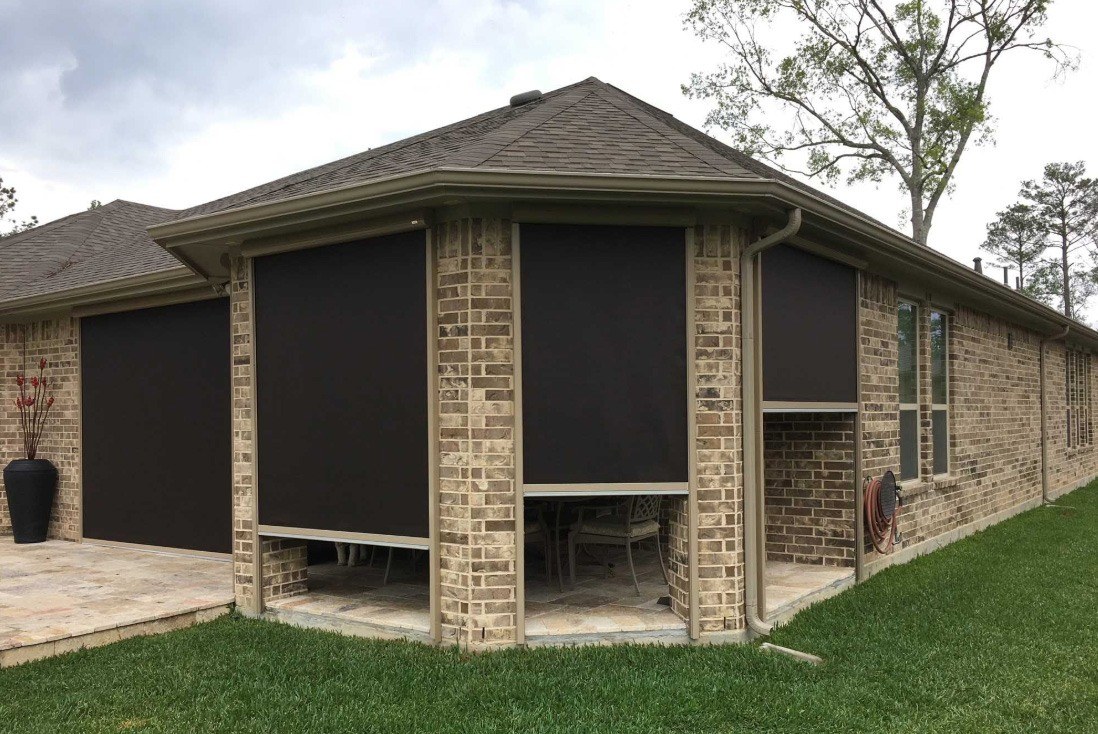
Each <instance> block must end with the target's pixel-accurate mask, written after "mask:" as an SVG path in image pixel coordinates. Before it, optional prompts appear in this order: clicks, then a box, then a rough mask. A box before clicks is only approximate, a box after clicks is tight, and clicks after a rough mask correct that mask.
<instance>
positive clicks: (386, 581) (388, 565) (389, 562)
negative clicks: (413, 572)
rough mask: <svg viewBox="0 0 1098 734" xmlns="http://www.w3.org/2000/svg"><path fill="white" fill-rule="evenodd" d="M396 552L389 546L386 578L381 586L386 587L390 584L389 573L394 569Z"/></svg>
mask: <svg viewBox="0 0 1098 734" xmlns="http://www.w3.org/2000/svg"><path fill="white" fill-rule="evenodd" d="M394 550H396V549H395V548H393V547H392V546H389V560H388V561H386V562H385V576H384V577H383V578H382V579H381V585H382V586H385V585H386V584H388V583H389V571H391V570H392V568H393V551H394Z"/></svg>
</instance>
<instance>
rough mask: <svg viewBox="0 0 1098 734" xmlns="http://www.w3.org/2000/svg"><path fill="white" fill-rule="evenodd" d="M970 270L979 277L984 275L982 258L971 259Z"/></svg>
mask: <svg viewBox="0 0 1098 734" xmlns="http://www.w3.org/2000/svg"><path fill="white" fill-rule="evenodd" d="M972 268H973V270H975V271H976V272H977V273H979V274H980V275H983V274H984V259H983V258H982V257H974V258H972Z"/></svg>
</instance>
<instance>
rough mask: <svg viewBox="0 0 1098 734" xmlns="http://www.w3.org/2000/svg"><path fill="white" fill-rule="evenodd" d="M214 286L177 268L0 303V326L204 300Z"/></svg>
mask: <svg viewBox="0 0 1098 734" xmlns="http://www.w3.org/2000/svg"><path fill="white" fill-rule="evenodd" d="M218 287H219V286H218V284H217V283H215V282H211V281H210V280H208V279H207V278H205V277H202V276H200V275H197V274H196V273H195V272H194V271H193V270H191V269H190V268H187V267H183V266H179V267H173V268H170V269H167V270H161V271H157V272H155V273H146V274H143V275H136V276H128V277H124V278H115V279H112V280H107V281H102V282H99V283H94V284H92V285H87V286H83V287H80V288H73V289H70V290H65V291H56V292H52V293H41V294H37V295H33V296H26V297H24V298H13V299H10V300H6V301H0V323H4V324H18V323H27V322H30V321H37V320H40V319H46V318H55V317H58V316H71V315H77V316H79V315H86V314H89V313H93V312H94V313H103V312H107V311H116V310H123V309H125V308H127V307H128V306H137V305H164V304H167V303H178V302H184V301H190V300H198V299H201V298H207V297H210V296H213V295H216V294H217V289H218Z"/></svg>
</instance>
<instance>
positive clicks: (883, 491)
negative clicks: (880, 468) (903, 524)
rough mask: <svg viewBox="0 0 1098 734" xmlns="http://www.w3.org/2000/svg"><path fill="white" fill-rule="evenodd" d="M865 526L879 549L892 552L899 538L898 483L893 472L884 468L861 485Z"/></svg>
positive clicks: (877, 549)
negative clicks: (880, 472)
mask: <svg viewBox="0 0 1098 734" xmlns="http://www.w3.org/2000/svg"><path fill="white" fill-rule="evenodd" d="M863 493H864V500H865V501H864V505H865V526H866V532H867V533H868V535H869V540H870V542H871V543H873V548H874V549H875V550H876V551H877V552H878V553H891V552H892V548H893V546H894V545H895V544H896V543H897V542H899V540H900V505H901V497H900V487H899V485H897V484H896V475H895V474H893V473H892V472H891V471H886V472H885V473H884V474H882V475H881V476H879V477H868V478H866V480H865V485H864V487H863Z"/></svg>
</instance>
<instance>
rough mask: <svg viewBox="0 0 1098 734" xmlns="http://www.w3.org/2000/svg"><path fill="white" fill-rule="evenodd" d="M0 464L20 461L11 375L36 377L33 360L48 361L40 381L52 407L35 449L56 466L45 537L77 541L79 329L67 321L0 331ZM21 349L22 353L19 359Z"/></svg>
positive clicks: (3, 510) (5, 521)
mask: <svg viewBox="0 0 1098 734" xmlns="http://www.w3.org/2000/svg"><path fill="white" fill-rule="evenodd" d="M0 329H2V331H0V465H3V466H6V465H7V464H8V462H10V461H12V460H13V459H18V458H24V452H23V441H22V437H21V434H20V432H19V411H18V409H17V408H16V407H15V398H16V396H17V395H18V392H17V388H16V386H15V377H16V375H19V374H23V375H26V376H27V377H30V376H31V375H34V374H37V373H38V361H39V360H40V359H42V358H43V357H44V358H45V359H46V360H47V361H48V362H49V366H48V368H47V371H46V378H47V379H48V380H50V381H51V382H52V384H53V387H52V388H51V392H50V394H51V395H53V396H54V398H55V402H54V405H53V408H52V410H51V411H50V417H49V420H48V422H47V424H46V427H45V430H44V432H43V434H42V442H41V444H39V447H38V458H41V459H49V460H50V461H52V462H53V464H54V465H55V466H56V467H57V473H58V482H57V499H56V500H55V501H54V505H53V513H52V516H51V518H50V529H49V536H50V537H51V538H60V539H62V540H79V538H80V403H79V400H80V350H79V339H80V326H79V321H77V320H76V319H72V318H57V319H49V320H46V321H35V322H32V323H30V324H26V325H21V324H20V325H7V326H3V327H0ZM24 345H25V350H26V351H25V354H24ZM10 532H11V519H10V518H9V517H8V505H7V498H6V497H5V495H4V490H3V480H2V479H0V534H7V533H10Z"/></svg>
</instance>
